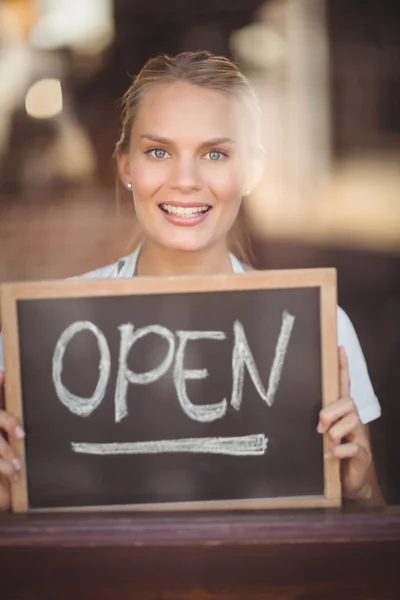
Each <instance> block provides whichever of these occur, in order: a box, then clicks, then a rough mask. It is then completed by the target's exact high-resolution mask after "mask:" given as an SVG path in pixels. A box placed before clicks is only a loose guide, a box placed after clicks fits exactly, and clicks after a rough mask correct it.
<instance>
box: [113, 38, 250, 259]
mask: <svg viewBox="0 0 400 600" xmlns="http://www.w3.org/2000/svg"><path fill="white" fill-rule="evenodd" d="M177 81H184V82H187V83H190V84H193V85H198V86H200V87H205V88H208V89H212V90H216V91H218V92H221V93H224V94H228V95H230V96H232V97H234V98H236V99H237V100H239V101H240V103H241V105H242V107H243V109H244V110H243V116H244V118H245V122H246V125H247V126H246V131H247V132H248V138H249V140H250V145H251V146H252V147H253V148H257V146H259V143H258V141H257V135H258V132H259V130H260V128H259V114H260V111H259V107H258V103H257V100H256V97H255V94H254V92H253V91H252V89H251V87H250V85H249V83H248V81H247V79H246V78H245V76H244V75H243V74H242V73H241V71H240V70H239V69H238V67H237V66H236V65H235V64H234V63H233V62H232V61H231V60H229V59H228V58H225V57H224V56H216V55H214V54H211V53H210V52H208V51H206V50H200V51H197V52H182V53H181V54H178V55H176V56H174V57H171V56H167V55H159V56H156V57H155V58H151V59H150V60H148V61H147V62H146V64H145V65H144V67H143V68H142V70H141V71H140V72H139V74H138V75H137V76H136V77H135V79H134V80H133V82H132V84H131V86H130V87H129V89H128V90H127V91H126V93H125V94H124V96H123V97H122V131H121V136H120V139H119V140H118V142H117V144H116V146H115V154H117V153H126V152H128V151H129V145H130V139H131V131H132V127H133V124H134V122H135V119H136V116H137V113H138V109H139V107H140V104H141V102H142V101H143V98H144V96H145V95H146V92H147V91H148V90H150V89H151V88H153V87H154V86H156V85H165V84H171V83H174V82H177ZM229 247H230V250H231V251H232V252H234V253H235V254H236V255H237V256H238V258H239V259H241V260H243V261H245V262H247V263H250V262H251V259H252V253H251V246H250V236H249V235H248V231H247V227H246V223H245V219H244V215H243V208H242V207H241V208H240V211H239V215H238V218H237V219H236V223H235V225H234V227H233V228H232V231H231V232H230V236H229Z"/></svg>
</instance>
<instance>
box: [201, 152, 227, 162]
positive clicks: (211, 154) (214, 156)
mask: <svg viewBox="0 0 400 600" xmlns="http://www.w3.org/2000/svg"><path fill="white" fill-rule="evenodd" d="M205 156H208V159H209V160H221V158H226V157H227V154H225V152H221V151H220V150H210V152H207V154H206V155H205Z"/></svg>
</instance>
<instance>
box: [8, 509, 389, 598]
mask: <svg viewBox="0 0 400 600" xmlns="http://www.w3.org/2000/svg"><path fill="white" fill-rule="evenodd" d="M0 597H1V600H25V599H26V600H36V599H40V600H47V599H49V600H50V599H51V600H64V599H67V598H68V599H70V598H71V599H74V600H76V599H80V598H85V600H88V599H91V598H93V599H96V600H105V599H107V600H108V599H113V600H114V599H119V598H121V599H126V600H128V599H129V600H136V599H137V600H148V599H160V600H166V599H170V598H171V599H172V598H173V599H179V600H197V599H200V598H201V599H205V600H211V599H214V598H219V599H222V600H228V599H229V600H237V599H243V600H258V599H260V598H263V599H268V600H272V599H274V600H286V599H298V600H319V599H323V600H333V599H335V600H337V599H338V598H340V599H347V598H348V599H350V598H351V599H352V600H355V599H360V600H361V599H362V600H371V599H377V600H378V599H379V600H399V598H400V508H388V509H384V510H381V511H377V510H374V511H365V512H354V511H353V512H345V511H339V510H337V511H335V510H331V511H323V510H320V511H308V510H305V511H302V512H300V511H297V512H296V511H281V512H278V511H270V512H262V513H261V512H253V513H243V512H237V513H231V512H230V513H218V514H216V513H202V514H199V513H196V514H190V513H186V514H168V515H166V514H147V515H143V514H132V513H130V514H126V513H124V514H99V513H96V514H82V513H81V514H69V515H66V514H63V515H61V514H54V513H53V514H52V515H50V514H47V515H44V514H41V515H39V514H30V515H11V514H3V515H0Z"/></svg>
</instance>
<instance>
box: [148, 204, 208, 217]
mask: <svg viewBox="0 0 400 600" xmlns="http://www.w3.org/2000/svg"><path fill="white" fill-rule="evenodd" d="M159 207H160V208H161V210H162V211H163V212H164V213H165V214H166V215H171V216H172V215H174V216H177V217H184V218H186V219H190V218H193V217H199V216H201V215H204V214H205V213H206V212H208V211H209V210H211V206H210V205H209V204H203V205H202V206H172V205H171V204H159Z"/></svg>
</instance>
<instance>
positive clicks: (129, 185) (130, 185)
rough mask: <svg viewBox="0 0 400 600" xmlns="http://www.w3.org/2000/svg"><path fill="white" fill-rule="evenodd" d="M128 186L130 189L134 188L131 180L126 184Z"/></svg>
mask: <svg viewBox="0 0 400 600" xmlns="http://www.w3.org/2000/svg"><path fill="white" fill-rule="evenodd" d="M126 187H127V188H128V190H131V189H132V184H131V182H130V181H128V183H127V184H126Z"/></svg>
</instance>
